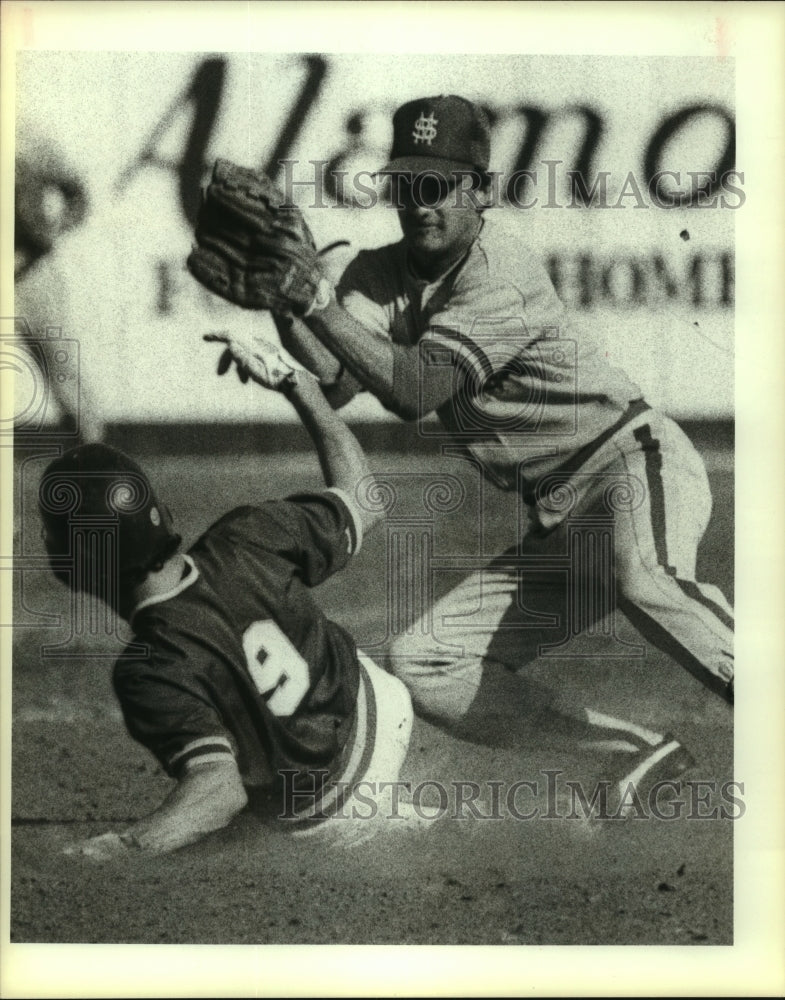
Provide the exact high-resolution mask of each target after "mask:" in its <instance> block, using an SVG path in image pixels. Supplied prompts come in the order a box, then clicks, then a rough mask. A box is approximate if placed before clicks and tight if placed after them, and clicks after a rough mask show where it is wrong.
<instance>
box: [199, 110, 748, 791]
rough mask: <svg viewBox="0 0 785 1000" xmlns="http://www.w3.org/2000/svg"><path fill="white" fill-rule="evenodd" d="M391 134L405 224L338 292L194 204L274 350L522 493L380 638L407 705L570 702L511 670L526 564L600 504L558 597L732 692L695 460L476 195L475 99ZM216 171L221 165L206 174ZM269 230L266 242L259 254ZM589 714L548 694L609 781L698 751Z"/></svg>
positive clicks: (584, 619) (215, 278)
mask: <svg viewBox="0 0 785 1000" xmlns="http://www.w3.org/2000/svg"><path fill="white" fill-rule="evenodd" d="M393 136H394V137H393V146H392V153H391V157H390V162H389V163H388V164H387V167H386V168H385V171H384V172H383V173H385V174H386V175H388V176H389V177H390V179H391V182H392V184H393V186H394V189H395V192H394V196H393V197H394V198H395V199H396V201H397V204H396V207H397V208H398V210H399V219H400V225H401V229H402V239H401V240H399V241H398V242H396V243H393V244H391V245H387V246H382V247H380V248H378V249H375V250H367V251H362V252H360V253H359V254H358V255H357V256H356V258H355V259H354V260H353V261H352V262H351V263H350V264H349V265H348V267H347V269H346V270H345V272H344V274H343V276H342V278H341V280H340V282H339V283H338V286H337V290H336V294H333V290H332V288H331V287H330V285H329V282H326V281H325V280H324V275H323V271H322V276H321V278H320V270H319V265H318V260H316V259H315V256H314V253H315V252H314V250H313V247H312V238H306V240H305V242H306V243H307V244H308V246H307V247H306V248H305V250H302V249H300V248H298V247H297V246H296V245H295V246H294V247H293V248H288V249H286V250H283V249H279V248H277V247H276V246H275V242H276V241H275V238H274V237H273V238H272V239H270V238H269V237H268V235H267V233H268V232H272V231H277V230H276V227H275V226H269V225H267V226H266V227H265V226H262V235H261V236H259V237H258V238H257V237H256V236H252V237H251V238H250V239H249V238H247V233H245V234H244V238H235V237H232V238H231V240H230V241H229V242H230V244H231V245H230V246H229V248H228V249H227V248H226V239H227V231H228V230H229V229H230V228H231V227H230V225H229V216H228V215H225V214H222V213H218V217H219V218H220V224H217V223H216V221H215V219H214V218H213V219H212V220H211V217H210V214H209V212H207V211H205V212H203V215H202V222H201V225H200V227H198V228H197V234H196V235H197V242H198V244H199V246H198V248H197V249H196V250H195V253H194V255H192V258H191V259H189V266H190V267H191V270H192V272H193V273H194V274H195V276H196V277H197V278H198V279H199V280H201V281H202V282H203V283H205V284H206V285H207V286H208V287H210V288H212V290H213V291H216V292H217V293H218V294H220V295H223V296H224V297H226V298H229V299H230V300H231V301H235V302H237V303H238V304H240V305H243V306H245V307H250V308H269V309H271V310H272V311H273V313H274V314H277V316H278V318H277V321H276V322H277V326H278V329H279V333H280V335H281V338H282V341H283V342H284V344H285V346H286V347H287V348H288V350H289V351H290V352H291V353H292V354H293V355H294V356H295V357H297V358H298V359H299V360H300V361H301V362H302V363H303V364H305V365H306V366H307V367H308V368H309V369H310V370H312V371H314V372H315V373H316V374H317V375H318V376H319V378H320V381H321V383H322V385H323V388H324V390H325V393H326V394H327V396H328V398H329V399H330V400H331V401H332V403H333V405H335V406H340V405H342V404H343V403H345V402H347V401H348V400H349V399H350V398H351V397H352V396H353V395H354V394H355V393H356V392H357V391H359V390H360V389H366V390H369V391H371V392H372V393H373V394H374V395H375V396H376V397H377V398H378V399H379V400H380V401H381V402H382V404H383V405H384V406H385V407H387V408H388V409H389V410H391V411H392V412H393V413H395V414H397V415H398V416H400V417H402V418H403V419H405V420H416V419H419V418H422V417H425V416H427V415H429V414H431V413H435V414H436V415H437V416H438V418H439V420H440V421H441V424H442V426H443V427H444V429H445V432H446V433H447V435H448V436H449V437H450V438H452V440H453V441H454V446H453V447H451V449H450V450H451V453H456V452H460V453H463V454H464V455H465V456H466V457H467V458H468V459H469V460H470V461H471V462H472V463H473V465H474V466H475V467H476V466H479V467H480V468H481V470H482V473H483V476H484V478H485V479H486V480H487V481H488V482H490V483H491V484H493V485H494V486H496V487H498V488H500V489H502V490H507V491H514V492H516V493H517V494H518V495H519V496H520V499H521V504H522V507H523V508H524V509H525V511H526V521H527V526H526V530H525V531H524V532H523V533H522V537H521V538H520V539H519V541H518V542H517V544H516V545H515V546H513V548H512V549H510V550H509V551H508V552H505V553H502V554H501V555H500V556H499V557H498V558H497V559H495V560H493V561H492V562H491V563H490V564H489V565H487V566H485V567H483V568H482V569H479V570H477V571H475V572H473V573H471V574H470V575H469V576H468V578H467V579H465V580H464V581H463V582H462V583H461V584H460V585H459V586H457V587H456V588H455V589H454V590H453V591H452V592H450V593H449V594H448V595H447V596H446V597H444V598H443V599H441V600H440V601H438V602H437V603H436V605H435V606H434V607H433V608H431V609H429V610H428V613H427V620H425V619H424V620H423V621H422V622H420V623H418V624H417V625H416V626H415V627H413V628H409V629H407V630H406V631H405V632H404V633H403V634H401V635H400V636H399V638H397V639H396V640H395V641H394V642H393V644H392V649H391V661H392V666H393V669H394V671H395V673H396V674H397V676H398V677H400V678H401V679H402V680H403V681H404V682H405V683H406V685H407V687H408V688H409V690H410V691H411V694H412V699H413V703H414V706H415V709H416V710H417V711H419V712H420V713H421V714H423V715H424V716H426V717H428V718H430V719H431V720H434V721H436V722H438V723H440V724H442V725H443V726H445V727H448V728H449V729H451V730H452V731H453V732H455V733H457V734H459V735H461V736H464V737H469V738H478V739H481V740H488V739H493V738H494V735H495V733H496V732H498V730H499V718H500V715H501V714H504V713H506V714H507V715H508V716H509V715H510V714H511V715H513V716H514V717H516V720H517V721H518V722H519V724H520V726H521V727H523V726H527V727H528V726H530V725H532V724H533V723H534V721H535V719H537V718H541V717H542V716H543V712H544V710H545V709H549V710H555V709H558V708H560V707H561V705H560V703H559V693H558V692H553V693H552V694H550V695H549V697H550V698H551V701H550V703H548V700H547V699H545V700H543V699H542V698H538V699H537V700H536V702H535V701H533V700H532V687H531V685H530V684H529V683H528V681H527V680H526V678H525V677H524V676H523V672H522V669H521V668H523V667H524V666H525V665H526V663H528V662H529V661H531V660H532V659H533V658H534V657H535V656H536V655H537V653H538V645H539V643H540V642H542V641H543V634H542V631H540V630H538V629H536V628H534V629H533V628H532V627H531V619H532V608H533V607H536V605H537V602H538V601H539V600H540V599H541V596H542V594H543V593H544V588H543V581H542V579H541V578H540V576H538V574H536V573H530V572H527V571H526V570H525V569H524V568H522V567H523V566H524V564H525V563H526V562H527V561H528V562H529V563H530V564H531V565H534V564H537V565H538V566H539V567H540V570H542V571H544V573H545V575H546V576H547V567H548V561H549V560H552V559H554V558H555V559H563V558H564V555H565V553H567V552H569V551H570V545H571V544H572V541H571V538H572V535H571V532H572V531H573V530H574V528H575V526H576V525H577V524H578V523H579V522H580V521H582V520H584V521H585V520H586V519H591V518H594V519H595V520H596V521H598V522H601V523H602V524H603V525H605V526H607V525H609V524H610V525H611V526H612V543H611V548H610V551H607V552H605V551H603V552H602V553H601V557H598V558H594V559H587V560H586V561H585V562H584V563H583V564H582V565H581V566H580V567H577V568H576V567H573V569H572V578H571V580H570V581H569V590H570V592H571V595H572V598H573V604H572V607H569V606H567V607H566V608H563V609H562V611H561V612H560V614H565V613H567V612H569V613H573V612H575V613H576V617H578V618H579V619H580V622H581V625H582V627H583V628H584V629H585V628H586V627H588V626H590V625H592V624H593V623H594V622H595V621H596V620H597V618H598V617H599V616H600V615H602V614H605V613H607V611H608V609H609V608H612V607H614V606H618V607H620V608H621V609H622V610H623V611H624V612H625V614H626V615H627V617H628V618H629V620H630V621H631V622H633V624H635V625H636V626H637V627H638V629H639V630H640V632H641V633H642V634H643V635H644V636H645V637H646V638H647V639H649V640H650V641H651V642H652V643H654V644H655V645H656V646H658V647H660V648H662V649H665V650H666V651H667V652H668V653H669V654H670V655H671V656H673V657H674V658H675V659H676V660H677V661H678V662H679V663H680V664H681V665H683V666H684V667H685V668H686V669H687V670H688V671H690V672H691V673H692V674H694V675H695V676H696V677H697V678H699V679H700V681H702V682H703V683H704V684H705V685H706V686H707V687H709V688H710V689H711V690H712V691H714V692H716V693H717V694H719V695H720V696H721V697H723V698H725V699H727V701H728V702H729V703H732V701H733V654H732V649H733V633H732V628H733V620H732V610H731V608H730V606H729V604H728V602H727V601H726V599H725V597H724V596H723V595H722V593H721V592H720V591H719V590H718V589H717V588H715V587H712V586H709V585H706V584H704V583H699V582H698V581H697V580H696V578H695V573H696V551H697V546H698V543H699V541H700V539H701V537H702V535H703V533H704V531H705V529H706V526H707V523H708V519H709V514H710V508H711V497H710V493H709V487H708V480H707V476H706V472H705V469H704V466H703V463H702V461H701V459H700V457H699V455H698V454H697V452H696V451H695V449H694V448H693V446H692V445H691V443H690V442H689V440H688V439H687V437H686V436H685V435H684V434H683V433H682V431H681V430H680V428H679V427H678V426H677V425H676V424H675V423H674V422H673V421H672V420H670V419H669V418H667V417H666V416H664V415H663V414H662V413H660V412H657V411H656V410H655V409H653V408H652V407H651V406H650V405H649V404H648V403H647V402H646V400H645V399H644V398H643V394H642V392H641V390H640V389H639V387H638V386H637V385H635V384H634V382H632V381H631V379H630V378H629V377H628V376H627V375H626V374H625V373H624V372H623V371H622V370H620V369H619V368H616V367H613V366H611V365H610V364H609V363H608V362H607V361H606V359H605V358H604V357H603V356H602V355H601V353H600V352H599V351H598V349H597V345H596V344H595V342H594V340H593V337H592V333H591V331H590V330H587V329H585V328H584V327H583V326H582V325H578V323H577V322H576V321H575V320H574V319H573V318H571V317H570V316H568V315H567V313H566V311H565V309H564V307H563V305H562V303H561V302H560V300H559V299H558V297H557V295H556V293H555V290H554V288H553V286H552V284H551V282H550V280H549V278H548V276H547V274H546V272H545V270H544V269H543V267H542V266H541V264H540V263H539V261H537V260H535V259H534V257H533V255H532V253H531V252H530V250H529V248H528V247H527V246H526V245H525V243H522V242H521V240H520V237H516V236H512V235H511V234H510V233H509V232H506V231H505V230H504V229H503V228H502V227H501V226H499V225H497V219H496V218H493V217H492V216H493V214H494V213H492V212H491V213H487V214H486V212H485V211H484V208H485V207H487V197H486V195H487V192H488V190H489V177H488V173H487V171H488V168H489V160H490V129H489V125H488V122H487V119H486V117H485V115H484V114H483V112H482V111H481V109H479V108H478V107H477V106H475V105H474V104H472V103H471V102H469V101H467V100H465V99H463V98H461V97H457V96H453V95H448V96H440V97H426V98H422V99H420V100H415V101H411V102H409V103H407V104H405V105H403V106H402V107H401V108H399V109H398V110H397V112H396V113H395V115H394V117H393ZM220 173H221V171H220V169H219V167H218V166H217V167H216V175H215V179H216V180H220ZM214 183H215V180H214ZM219 191H220V187H219ZM258 201H259V199H258V198H257V199H255V200H254V201H253V202H252V203H251V204H252V205H256V204H258ZM216 203H217V204H219V202H218V195H217V194H216ZM208 204H209V199H208ZM213 211H214V210H213ZM245 214H246V216H247V212H246V213H245ZM499 221H500V220H499ZM270 242H271V243H272V244H273V248H272V250H270V249H269V247H268V248H267V249H264V247H263V249H262V250H261V251H260V250H259V244H260V243H261V244H263V245H264V244H265V243H270ZM249 247H250V248H251V249H250V250H249ZM260 252H261V255H262V256H263V257H265V261H264V263H263V264H260V260H259V256H258V255H259V253H260ZM280 258H286V261H287V263H286V266H285V267H284V266H282V265H281V264H280V263H279V259H280ZM238 261H242V264H238ZM246 272H247V273H246ZM249 276H250V277H249ZM238 289H239V292H238ZM249 289H250V292H249ZM490 502H492V497H491V499H490ZM552 579H553V577H552V576H551V580H552ZM576 609H577V611H576ZM543 610H544V611H546V613H547V609H543ZM533 614H534V618H535V619H536V618H537V611H536V610H535V611H534V613H533ZM540 620H542V619H540ZM431 621H432V622H433V623H434V628H433V629H430V628H429V626H428V623H429V622H431ZM464 623H465V627H462V626H463V625H464ZM439 626H443V627H449V633H446V634H445V635H446V639H447V642H448V644H449V647H451V648H445V645H444V644H443V643H441V642H439V641H438V639H437V636H436V634H435V633H436V631H437V629H438V627H439ZM550 638H551V640H553V631H551V632H550ZM546 639H547V636H546ZM580 716H581V718H580V722H579V723H578V724H576V723H575V722H574V720H568V719H566V718H565V716H564V715H563V714H560V713H559V712H558V711H551V712H550V718H551V720H552V721H551V723H549V724H552V725H553V726H554V727H555V731H556V732H557V733H558V732H561V731H562V730H564V732H565V733H566V731H567V730H568V729H570V730H571V731H572V733H573V735H577V736H579V738H585V739H590V740H593V741H595V742H599V741H601V740H602V741H604V742H606V743H607V741H609V740H614V739H615V741H616V744H617V748H618V750H619V756H618V758H617V759H618V772H616V774H614V776H613V777H614V780H616V777H617V775H618V782H619V785H618V787H619V788H624V787H626V784H627V781H628V779H634V780H635V782H636V783H637V786H636V787H638V788H640V786H641V784H642V783H645V782H647V781H655V780H659V779H662V778H674V777H676V776H678V774H680V773H681V772H682V771H683V770H684V768H685V767H686V766H688V765H689V764H690V763H691V762H692V761H691V757H690V755H689V754H688V752H687V751H686V749H685V748H684V747H682V746H681V744H680V742H679V741H678V740H677V739H674V738H672V737H670V736H666V735H664V734H662V733H659V732H655V731H652V730H650V729H647V728H645V727H643V726H638V725H635V724H632V723H627V722H623V721H622V720H618V719H615V718H612V717H610V716H608V715H606V714H604V713H601V712H596V711H592V710H585V711H582V712H581V713H580Z"/></svg>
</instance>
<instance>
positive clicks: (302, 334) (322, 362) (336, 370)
mask: <svg viewBox="0 0 785 1000" xmlns="http://www.w3.org/2000/svg"><path fill="white" fill-rule="evenodd" d="M273 320H274V321H275V328H276V329H277V331H278V336H279V337H280V338H281V344H282V345H283V347H284V348H285V349H286V350H287V351H288V352H289V353H290V354H291V355H292V357H293V358H296V359H297V360H298V361H299V362H300V364H301V365H303V366H304V367H305V368H307V369H308V371H309V372H313V374H314V375H315V376H316V377H317V378H318V379H319V381H320V382H321V383H322V384H323V385H330V384H332V383H333V382H335V381H336V380H337V379H338V378H339V377H340V375H341V372H342V371H343V365H342V364H341V362H340V361H339V360H338V358H336V356H335V355H334V354H333V353H332V352H331V351H329V350H328V349H327V348H326V347H325V346H324V345H323V344H322V343H321V342H320V341H319V340H318V339H317V338H316V337H315V336H314V335H313V334H312V333H311V331H310V330H309V329H308V327H307V326H306V325H305V323H303V321H302V320H300V319H297V318H296V317H294V316H281V315H278V314H275V313H274V314H273Z"/></svg>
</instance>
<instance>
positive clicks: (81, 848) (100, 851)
mask: <svg viewBox="0 0 785 1000" xmlns="http://www.w3.org/2000/svg"><path fill="white" fill-rule="evenodd" d="M127 853H128V847H127V846H126V844H125V842H124V841H123V840H122V838H121V836H120V834H119V833H102V834H101V835H100V836H98V837H89V838H88V839H87V840H81V841H79V842H78V843H76V844H69V846H68V847H65V848H63V854H67V855H68V856H69V857H78V858H89V859H90V860H91V861H110V860H111V859H112V858H117V857H120V856H121V855H123V854H127Z"/></svg>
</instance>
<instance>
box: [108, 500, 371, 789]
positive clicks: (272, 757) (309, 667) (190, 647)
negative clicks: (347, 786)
mask: <svg viewBox="0 0 785 1000" xmlns="http://www.w3.org/2000/svg"><path fill="white" fill-rule="evenodd" d="M360 531H361V528H360V520H359V517H358V516H357V514H356V511H354V510H353V508H352V501H351V500H350V499H349V498H348V497H346V496H345V495H344V494H343V493H341V492H340V491H338V490H326V491H324V492H321V493H314V494H308V495H301V496H297V497H290V498H289V499H288V500H282V501H271V502H268V503H264V504H262V505H260V506H259V507H239V508H237V509H236V510H233V511H231V512H230V513H228V514H226V515H225V516H224V517H223V518H221V520H219V521H218V522H217V523H216V524H214V525H213V526H212V527H211V528H209V529H208V531H207V532H205V534H204V535H203V536H202V537H201V538H200V539H199V541H197V542H196V544H195V545H194V546H193V547H192V548H191V549H190V550H189V552H188V554H187V556H186V561H187V563H188V570H189V572H188V573H187V575H186V576H184V578H183V579H182V580H181V582H180V583H179V584H178V585H177V586H176V587H175V588H174V589H173V590H172V591H171V592H169V593H167V594H163V595H157V596H156V597H153V598H150V599H148V600H147V601H144V602H142V603H141V604H140V605H139V606H138V607H137V609H136V610H135V612H134V614H133V616H132V622H131V623H132V627H133V630H134V632H135V639H136V642H141V643H145V644H146V645H147V646H148V648H149V653H148V654H147V655H146V656H145V657H142V658H139V657H137V658H128V659H126V658H121V659H119V660H118V662H117V664H116V666H115V670H114V686H115V691H116V693H117V696H118V698H119V700H120V704H121V706H122V710H123V715H124V718H125V722H126V725H127V727H128V730H129V732H130V733H131V735H132V736H133V737H134V738H135V739H136V740H138V741H139V742H140V743H142V744H143V745H144V746H146V747H147V748H148V749H149V750H150V751H151V752H152V753H153V754H154V755H155V756H156V757H157V759H158V760H159V761H160V763H161V765H162V766H163V767H164V769H165V770H166V772H167V773H168V774H170V775H171V776H173V777H180V776H181V775H182V774H183V773H184V772H185V771H186V770H187V769H188V767H189V766H193V764H194V762H204V761H210V760H221V759H227V758H228V757H229V755H233V756H234V757H235V759H236V761H237V765H238V768H239V770H240V774H241V776H242V778H243V781H244V782H245V784H246V785H249V786H261V787H270V786H272V785H273V784H274V783H275V780H276V774H277V772H278V770H279V769H282V768H294V769H297V770H300V771H303V770H308V769H314V768H326V767H328V766H329V765H330V763H331V762H332V761H333V760H334V759H335V758H336V757H337V756H338V755H339V754H340V751H341V749H342V747H343V746H344V744H345V743H346V740H347V737H348V734H349V732H350V729H351V725H352V721H353V713H354V707H355V703H356V698H357V687H358V664H357V653H356V648H355V645H354V642H353V640H352V638H351V636H350V635H349V633H348V632H346V631H345V630H344V629H343V628H341V627H340V626H339V625H336V624H335V623H334V622H331V621H329V620H328V619H327V618H326V617H325V615H324V614H323V613H322V611H321V610H320V608H319V606H318V605H317V604H316V602H315V601H314V599H313V596H312V593H311V589H310V588H311V587H313V586H314V585H316V584H318V583H321V582H322V581H323V580H325V579H326V578H327V577H328V576H330V575H331V574H332V573H334V572H336V571H337V570H340V569H342V568H343V567H344V566H345V565H346V562H347V560H348V558H349V556H350V555H352V554H353V553H355V552H356V551H357V550H358V548H359V545H360V542H361V536H360Z"/></svg>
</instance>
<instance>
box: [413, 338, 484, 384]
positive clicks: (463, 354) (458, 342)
mask: <svg viewBox="0 0 785 1000" xmlns="http://www.w3.org/2000/svg"><path fill="white" fill-rule="evenodd" d="M421 343H422V344H424V345H426V346H427V347H430V346H431V345H432V344H434V343H437V344H444V345H445V346H446V347H448V348H449V349H450V350H451V351H455V353H456V354H457V355H458V357H459V358H460V359H461V360H462V361H463V362H464V363H468V364H469V365H470V367H471V369H472V370H473V372H474V373H475V375H477V376H478V377H479V378H481V379H486V378H489V377H490V376H491V375H492V374H493V365H492V364H491V362H490V361H489V360H488V356H487V354H486V353H485V351H484V350H483V349H482V347H480V345H479V344H478V343H477V341H476V340H472V338H471V337H469V336H467V335H466V334H465V333H461V331H460V330H455V329H451V328H449V327H444V326H441V327H440V326H434V327H431V329H430V330H429V331H428V334H427V338H423V340H422V341H421Z"/></svg>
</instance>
